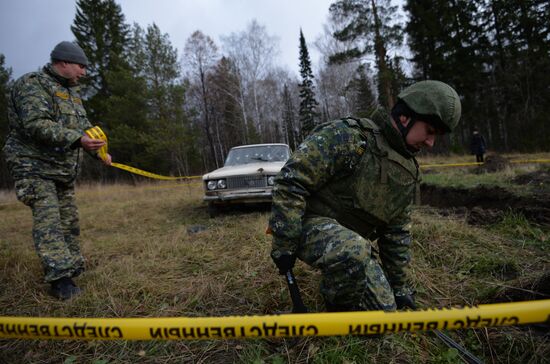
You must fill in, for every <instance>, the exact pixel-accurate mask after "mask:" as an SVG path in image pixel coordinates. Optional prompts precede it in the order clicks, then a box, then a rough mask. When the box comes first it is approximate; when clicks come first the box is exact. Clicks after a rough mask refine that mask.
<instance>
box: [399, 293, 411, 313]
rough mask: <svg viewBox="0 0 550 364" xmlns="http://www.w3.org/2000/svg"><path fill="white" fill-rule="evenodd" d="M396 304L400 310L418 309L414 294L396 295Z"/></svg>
mask: <svg viewBox="0 0 550 364" xmlns="http://www.w3.org/2000/svg"><path fill="white" fill-rule="evenodd" d="M395 304H396V305H397V309H398V310H402V309H404V308H410V309H413V310H414V309H416V304H415V303H414V294H405V295H399V296H395Z"/></svg>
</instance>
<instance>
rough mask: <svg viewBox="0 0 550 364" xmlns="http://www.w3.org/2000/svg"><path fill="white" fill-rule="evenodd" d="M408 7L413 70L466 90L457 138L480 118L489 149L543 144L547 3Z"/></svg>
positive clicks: (548, 76)
mask: <svg viewBox="0 0 550 364" xmlns="http://www.w3.org/2000/svg"><path fill="white" fill-rule="evenodd" d="M404 8H405V10H406V11H407V12H408V14H409V21H408V24H407V27H406V31H407V35H408V40H409V48H410V49H411V52H412V54H413V57H412V60H413V63H414V66H415V71H414V75H413V77H414V78H416V79H439V80H443V81H445V82H448V83H449V84H451V85H452V86H454V87H455V89H456V90H457V92H458V93H459V95H460V96H461V99H462V110H463V117H462V121H461V123H460V124H459V128H458V129H457V130H456V131H455V134H456V135H457V136H458V137H457V139H458V140H457V141H455V145H465V144H466V143H467V142H468V140H467V138H468V136H469V135H470V132H471V130H472V128H473V127H474V126H477V127H479V129H480V131H481V133H482V134H484V135H486V136H488V139H489V140H488V142H489V148H491V149H497V150H510V149H514V150H523V151H527V150H530V151H533V150H538V149H543V148H546V147H545V146H546V145H547V139H548V138H547V135H548V126H547V123H546V122H545V121H544V119H545V118H546V110H547V109H548V107H549V106H550V96H549V94H548V92H547V91H546V88H547V85H548V84H549V83H550V73H549V72H548V69H550V57H548V55H549V54H550V38H549V37H548V35H549V34H550V28H549V27H548V21H547V20H543V19H548V14H550V3H548V2H538V1H521V2H518V1H512V0H502V1H496V0H494V1H466V0H459V1H452V2H449V1H444V0H438V1H435V2H434V1H431V0H430V1H428V0H419V1H417V0H414V1H413V0H411V1H407V3H406V5H405V7H404ZM545 17H546V18H545ZM455 150H457V149H455Z"/></svg>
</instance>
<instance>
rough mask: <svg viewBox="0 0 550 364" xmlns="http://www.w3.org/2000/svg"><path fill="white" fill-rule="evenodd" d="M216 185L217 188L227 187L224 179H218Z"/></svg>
mask: <svg viewBox="0 0 550 364" xmlns="http://www.w3.org/2000/svg"><path fill="white" fill-rule="evenodd" d="M217 185H218V188H219V189H224V188H227V184H226V183H225V180H224V179H219V180H218V183H217Z"/></svg>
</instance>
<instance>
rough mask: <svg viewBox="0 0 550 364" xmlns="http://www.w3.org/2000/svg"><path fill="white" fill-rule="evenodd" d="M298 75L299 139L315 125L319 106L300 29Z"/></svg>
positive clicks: (305, 45) (307, 53)
mask: <svg viewBox="0 0 550 364" xmlns="http://www.w3.org/2000/svg"><path fill="white" fill-rule="evenodd" d="M300 75H301V76H302V82H301V83H300V85H299V88H300V111H299V115H300V123H301V133H302V135H301V137H302V139H305V137H306V136H307V135H308V134H309V133H310V132H311V131H312V130H313V128H314V127H315V125H316V118H317V117H318V114H317V112H316V108H317V106H318V105H319V103H318V102H317V100H315V91H314V85H313V72H312V70H311V61H310V59H309V51H308V49H307V44H306V40H305V38H304V34H303V33H302V29H300Z"/></svg>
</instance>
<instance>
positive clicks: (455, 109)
mask: <svg viewBox="0 0 550 364" xmlns="http://www.w3.org/2000/svg"><path fill="white" fill-rule="evenodd" d="M397 98H398V99H400V100H402V101H403V102H404V103H405V104H407V106H408V107H409V108H410V109H412V110H413V111H414V112H415V113H417V114H419V115H423V116H428V117H431V118H429V119H433V117H435V119H436V120H435V121H433V122H435V123H436V124H439V125H436V126H438V127H443V129H445V131H446V132H447V133H450V132H451V131H452V130H453V129H454V128H455V127H456V126H457V124H458V121H459V120H460V113H461V110H462V106H461V105H460V98H459V97H458V94H457V93H456V91H455V90H454V89H453V88H452V87H451V86H449V85H447V84H446V83H444V82H441V81H433V80H428V81H420V82H417V83H415V84H412V85H411V86H409V87H407V88H406V89H404V90H403V91H401V93H400V94H399V95H397ZM427 121H428V122H429V120H427Z"/></svg>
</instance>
